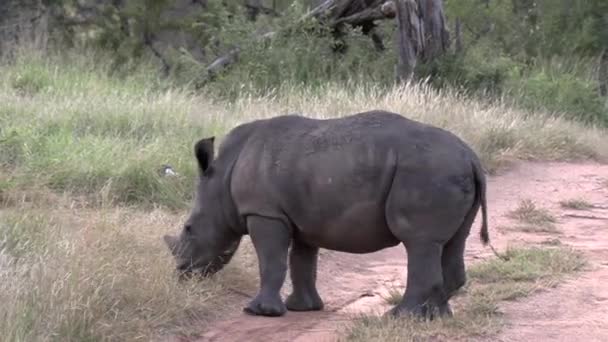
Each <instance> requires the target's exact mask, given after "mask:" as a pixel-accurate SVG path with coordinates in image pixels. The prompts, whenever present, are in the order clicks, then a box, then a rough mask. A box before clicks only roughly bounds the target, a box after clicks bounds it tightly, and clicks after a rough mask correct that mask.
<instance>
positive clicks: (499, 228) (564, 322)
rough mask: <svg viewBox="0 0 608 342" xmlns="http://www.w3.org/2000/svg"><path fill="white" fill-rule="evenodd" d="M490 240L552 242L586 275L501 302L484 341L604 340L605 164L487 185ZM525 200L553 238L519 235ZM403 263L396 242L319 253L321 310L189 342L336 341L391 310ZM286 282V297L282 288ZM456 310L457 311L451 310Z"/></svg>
mask: <svg viewBox="0 0 608 342" xmlns="http://www.w3.org/2000/svg"><path fill="white" fill-rule="evenodd" d="M488 191H489V194H488V201H489V214H490V237H491V239H492V242H493V244H494V245H495V247H496V248H498V249H503V248H505V247H506V246H507V244H508V243H518V244H522V243H523V244H542V243H543V242H546V241H548V240H554V241H555V239H558V240H559V241H560V242H561V243H562V244H566V245H571V246H573V247H575V248H577V249H579V250H581V251H583V252H584V253H585V254H586V256H587V258H588V259H589V261H590V263H591V269H590V270H589V271H586V272H585V273H583V274H582V275H581V276H579V277H577V278H575V279H571V280H569V281H567V282H566V283H563V284H561V285H560V286H558V287H557V288H555V289H552V290H550V291H546V292H541V293H539V294H536V295H533V296H531V297H528V298H523V299H521V300H519V301H515V302H509V303H504V304H503V305H501V311H503V312H504V313H505V317H506V321H507V327H506V328H505V329H504V330H503V331H502V332H501V333H500V334H499V336H494V337H492V338H491V339H487V340H488V341H531V340H537V341H539V340H542V341H544V340H552V341H575V340H578V339H581V340H584V341H608V166H606V165H598V164H565V163H543V164H531V163H524V164H520V165H518V166H516V167H514V168H513V169H511V170H510V171H508V172H506V173H505V174H503V175H499V176H495V177H490V178H489V184H488ZM575 198H580V199H584V200H586V201H587V202H590V203H592V204H594V205H595V207H594V208H592V209H590V210H583V211H581V210H571V209H564V208H562V207H561V206H560V201H562V200H570V199H575ZM523 199H530V200H532V201H534V203H535V204H536V205H537V206H539V207H543V208H546V209H548V210H550V212H551V213H552V214H553V215H554V216H555V217H557V218H558V223H557V225H558V228H559V231H560V232H559V233H544V234H538V233H524V232H521V231H516V230H512V229H508V228H507V227H512V226H513V225H514V223H513V221H512V220H511V219H509V218H508V217H507V216H506V215H505V214H506V213H507V212H508V211H510V210H513V209H515V208H516V207H517V206H518V205H519V202H520V200H523ZM478 232H479V221H478V222H476V223H475V226H474V228H473V233H472V234H471V237H470V238H469V240H468V244H467V252H466V258H467V262H468V264H471V263H474V262H476V261H478V260H481V259H484V258H488V257H491V256H492V255H493V254H492V252H491V251H490V249H489V248H483V247H482V246H481V244H480V241H479V238H478ZM406 263H407V259H406V254H405V250H404V248H403V247H401V246H398V247H395V248H391V249H386V250H383V251H380V252H377V253H373V254H367V255H352V254H345V253H335V252H328V251H324V252H323V254H322V255H321V258H320V260H319V276H318V287H319V292H320V294H321V296H322V298H323V299H324V301H325V303H326V308H325V310H324V311H323V312H313V313H294V312H288V313H287V315H286V316H284V317H281V318H266V317H252V316H248V315H245V314H243V313H242V312H241V308H242V306H243V305H245V304H246V303H247V301H248V300H249V298H245V297H243V298H242V303H240V304H241V305H240V306H236V307H235V310H234V312H233V314H232V315H230V316H229V317H225V318H224V319H222V320H220V321H217V322H215V323H214V324H213V325H212V326H211V327H209V328H208V329H207V330H206V331H204V332H203V333H202V334H201V336H200V337H199V338H198V339H196V341H201V342H202V341H218V342H228V341H248V342H254V341H265V342H270V341H299V342H307V341H315V342H316V341H335V340H336V338H337V337H338V335H337V332H336V329H337V327H339V326H340V324H341V323H344V322H346V321H347V320H348V319H349V315H350V314H352V313H361V312H366V313H377V314H381V313H383V312H384V311H385V310H387V309H388V306H387V305H386V304H385V302H384V299H383V298H382V297H383V293H386V291H387V289H388V288H390V287H395V286H399V287H403V281H404V280H405V276H406V269H405V266H406ZM289 289H290V286H289V284H286V286H285V287H284V293H285V294H287V293H288V292H289ZM455 314H457V312H456V313H455Z"/></svg>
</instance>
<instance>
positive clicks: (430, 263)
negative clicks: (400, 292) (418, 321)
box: [389, 242, 449, 319]
mask: <svg viewBox="0 0 608 342" xmlns="http://www.w3.org/2000/svg"><path fill="white" fill-rule="evenodd" d="M442 248H443V246H442V245H440V244H438V243H436V242H433V243H430V242H426V243H423V242H419V243H409V244H408V245H407V247H406V249H407V255H408V264H407V285H406V290H405V294H404V296H403V299H402V300H401V302H400V303H399V304H398V305H397V306H396V307H394V308H393V309H392V310H390V311H389V313H390V314H392V315H394V316H403V315H413V316H416V317H424V318H429V319H433V318H434V317H437V316H442V315H445V314H449V313H448V312H446V311H449V307H447V300H446V295H445V291H444V284H443V276H442V271H441V250H442Z"/></svg>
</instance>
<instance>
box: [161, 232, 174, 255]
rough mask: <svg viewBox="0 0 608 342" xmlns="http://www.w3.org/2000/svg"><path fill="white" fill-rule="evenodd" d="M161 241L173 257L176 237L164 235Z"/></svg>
mask: <svg viewBox="0 0 608 342" xmlns="http://www.w3.org/2000/svg"><path fill="white" fill-rule="evenodd" d="M163 240H165V244H166V245H167V248H169V250H170V251H171V254H173V256H175V255H177V244H178V239H177V237H175V236H171V235H165V236H163Z"/></svg>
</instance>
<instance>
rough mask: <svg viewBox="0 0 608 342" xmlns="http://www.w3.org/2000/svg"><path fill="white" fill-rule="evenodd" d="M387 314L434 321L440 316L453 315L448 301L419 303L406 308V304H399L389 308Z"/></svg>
mask: <svg viewBox="0 0 608 342" xmlns="http://www.w3.org/2000/svg"><path fill="white" fill-rule="evenodd" d="M385 315H390V316H392V317H412V318H418V319H423V320H431V321H432V320H434V319H435V318H438V317H441V318H447V317H452V309H451V308H450V305H449V304H448V303H446V304H443V305H441V306H431V305H418V306H416V307H414V308H406V307H404V306H401V305H397V306H395V307H394V308H392V309H391V310H389V311H388V312H387V313H386V314H385Z"/></svg>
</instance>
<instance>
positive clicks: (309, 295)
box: [285, 239, 323, 311]
mask: <svg viewBox="0 0 608 342" xmlns="http://www.w3.org/2000/svg"><path fill="white" fill-rule="evenodd" d="M318 255H319V248H317V247H311V246H308V245H306V244H304V243H302V242H300V241H299V240H298V239H294V240H293V245H292V247H291V253H290V256H289V271H290V275H291V282H292V284H293V292H292V293H291V294H290V295H289V296H288V297H287V300H286V301H285V304H287V309H289V310H291V311H315V310H322V309H323V301H322V300H321V297H320V296H319V293H318V292H317V287H316V280H317V259H318Z"/></svg>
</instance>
